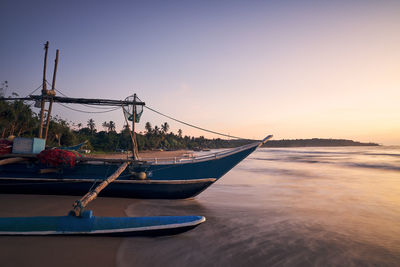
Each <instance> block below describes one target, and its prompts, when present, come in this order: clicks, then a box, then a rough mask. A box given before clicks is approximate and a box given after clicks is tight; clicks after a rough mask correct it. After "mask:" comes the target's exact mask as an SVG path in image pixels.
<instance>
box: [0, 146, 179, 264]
mask: <svg viewBox="0 0 400 267" xmlns="http://www.w3.org/2000/svg"><path fill="white" fill-rule="evenodd" d="M184 153H186V151H182V150H181V151H167V152H162V151H149V152H145V153H142V155H143V157H146V158H154V157H175V156H176V157H179V156H182V155H183V154H184ZM121 155H122V154H114V155H111V156H112V157H121ZM102 156H104V155H102ZM108 156H110V155H108ZM123 156H125V157H126V154H123ZM77 199H79V197H76V196H51V195H22V194H20V195H18V194H15V195H14V194H0V203H1V208H0V217H24V216H64V215H66V214H67V213H68V211H69V210H71V208H72V204H73V202H74V201H75V200H77ZM134 201H135V200H134V199H127V198H101V197H100V198H98V199H96V200H94V201H93V202H92V203H91V204H89V206H88V208H89V209H91V210H93V211H94V215H95V216H126V214H125V209H126V208H127V207H128V206H129V205H130V204H131V203H133V202H134ZM122 240H123V238H120V237H79V236H27V237H24V236H0V266H2V267H8V266H61V267H63V266H68V267H71V266H96V267H101V266H107V267H108V266H115V264H116V254H117V251H118V249H119V247H120V245H121V242H122Z"/></svg>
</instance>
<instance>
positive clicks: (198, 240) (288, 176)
mask: <svg viewBox="0 0 400 267" xmlns="http://www.w3.org/2000/svg"><path fill="white" fill-rule="evenodd" d="M127 214H128V215H129V216H155V215H204V216H206V218H207V221H206V222H205V223H204V224H202V225H200V226H199V227H198V228H196V229H194V230H192V231H190V232H187V233H184V234H181V235H177V236H166V237H157V238H126V239H124V241H123V244H122V246H121V248H120V250H119V252H118V260H117V263H118V265H119V266H400V148H396V147H345V148H342V147H341V148H262V149H259V150H257V151H256V152H255V153H253V154H252V155H250V156H249V158H247V159H246V160H244V161H243V162H242V163H240V164H239V165H238V166H236V167H235V168H234V169H233V170H232V171H230V172H229V173H228V174H226V175H225V176H224V177H223V178H221V180H219V181H218V182H217V183H215V184H214V185H212V186H211V187H210V188H208V189H207V190H206V191H204V192H203V193H202V194H200V195H199V196H197V197H196V198H194V199H188V200H134V203H133V204H132V205H131V206H129V207H128V209H127Z"/></svg>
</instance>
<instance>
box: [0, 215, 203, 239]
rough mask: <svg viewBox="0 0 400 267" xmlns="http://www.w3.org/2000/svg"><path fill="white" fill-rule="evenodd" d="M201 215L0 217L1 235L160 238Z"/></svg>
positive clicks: (186, 227) (187, 227)
mask: <svg viewBox="0 0 400 267" xmlns="http://www.w3.org/2000/svg"><path fill="white" fill-rule="evenodd" d="M205 220H206V219H205V217H203V216H154V217H95V216H92V215H89V216H86V217H76V216H73V215H68V216H38V217H9V218H0V235H90V236H95V235H101V236H160V235H174V234H179V233H183V232H186V231H188V230H191V229H193V228H195V227H197V226H198V225H200V224H201V223H203V222H204V221H205Z"/></svg>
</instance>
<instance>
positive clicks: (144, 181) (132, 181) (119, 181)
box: [0, 177, 217, 184]
mask: <svg viewBox="0 0 400 267" xmlns="http://www.w3.org/2000/svg"><path fill="white" fill-rule="evenodd" d="M1 180H11V181H31V182H32V181H35V182H73V183H76V182H87V183H93V182H101V181H102V180H98V179H72V178H71V179H68V178H67V179H62V178H33V177H32V178H17V177H1V178H0V181H1ZM216 180H217V179H216V178H202V179H190V180H115V181H114V182H113V183H120V184H193V183H205V182H215V181H216Z"/></svg>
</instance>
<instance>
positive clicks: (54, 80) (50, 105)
mask: <svg viewBox="0 0 400 267" xmlns="http://www.w3.org/2000/svg"><path fill="white" fill-rule="evenodd" d="M58 55H59V50H58V49H57V51H56V60H55V61H54V72H53V82H52V84H51V95H52V96H55V95H56V90H55V89H56V88H55V86H56V75H57V66H58ZM52 108H53V98H51V99H50V104H49V110H48V111H47V119H46V131H45V133H44V140H47V133H48V132H49V124H50V115H51V109H52Z"/></svg>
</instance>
